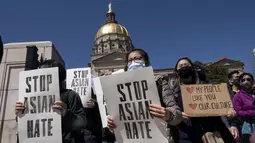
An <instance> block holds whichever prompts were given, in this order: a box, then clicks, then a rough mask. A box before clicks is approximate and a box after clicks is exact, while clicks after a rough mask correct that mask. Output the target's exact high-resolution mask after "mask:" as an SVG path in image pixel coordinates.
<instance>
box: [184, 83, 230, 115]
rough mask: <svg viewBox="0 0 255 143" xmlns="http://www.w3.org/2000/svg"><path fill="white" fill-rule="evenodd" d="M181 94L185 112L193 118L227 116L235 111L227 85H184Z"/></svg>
mask: <svg viewBox="0 0 255 143" xmlns="http://www.w3.org/2000/svg"><path fill="white" fill-rule="evenodd" d="M181 92H182V102H183V108H184V112H185V113H186V114H188V115H189V116H191V117H204V116H225V115H227V114H228V112H229V111H230V110H233V105H232V101H231V99H230V95H229V91H228V87H227V84H226V83H222V84H195V85H184V86H181Z"/></svg>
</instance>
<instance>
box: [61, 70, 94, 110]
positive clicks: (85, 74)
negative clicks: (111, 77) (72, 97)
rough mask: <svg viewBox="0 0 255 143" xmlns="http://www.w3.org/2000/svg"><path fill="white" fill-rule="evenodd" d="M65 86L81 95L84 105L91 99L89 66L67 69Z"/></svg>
mask: <svg viewBox="0 0 255 143" xmlns="http://www.w3.org/2000/svg"><path fill="white" fill-rule="evenodd" d="M66 88H67V89H72V90H73V91H75V92H76V93H78V94H79V96H80V97H81V101H82V104H83V106H84V107H88V106H87V102H88V101H89V100H90V99H91V70H90V68H76V69H68V70H67V77H66Z"/></svg>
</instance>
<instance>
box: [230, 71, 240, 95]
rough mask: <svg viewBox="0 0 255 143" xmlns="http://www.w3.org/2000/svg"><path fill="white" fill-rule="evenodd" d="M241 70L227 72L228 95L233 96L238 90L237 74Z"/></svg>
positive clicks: (238, 74)
mask: <svg viewBox="0 0 255 143" xmlns="http://www.w3.org/2000/svg"><path fill="white" fill-rule="evenodd" d="M240 74H241V72H239V71H237V70H235V71H232V72H230V73H229V74H228V79H229V81H228V84H229V90H230V95H231V97H233V96H234V95H235V94H236V93H237V92H238V91H239V88H240V85H239V76H240Z"/></svg>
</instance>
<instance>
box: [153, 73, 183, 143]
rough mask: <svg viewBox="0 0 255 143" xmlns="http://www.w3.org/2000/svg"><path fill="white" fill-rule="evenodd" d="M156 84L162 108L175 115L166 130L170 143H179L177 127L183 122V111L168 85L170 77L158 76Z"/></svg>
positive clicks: (170, 119) (169, 120) (168, 122)
mask: <svg viewBox="0 0 255 143" xmlns="http://www.w3.org/2000/svg"><path fill="white" fill-rule="evenodd" d="M156 84H157V88H158V93H159V97H160V101H161V106H163V107H166V109H167V110H169V111H171V112H172V113H173V114H172V116H171V117H170V118H169V119H168V120H167V127H166V128H167V137H168V143H176V142H178V130H177V128H176V125H178V124H179V123H180V122H181V121H182V112H181V109H180V107H179V106H178V105H177V103H176V100H175V97H174V94H172V90H171V89H170V86H169V83H168V77H164V76H156Z"/></svg>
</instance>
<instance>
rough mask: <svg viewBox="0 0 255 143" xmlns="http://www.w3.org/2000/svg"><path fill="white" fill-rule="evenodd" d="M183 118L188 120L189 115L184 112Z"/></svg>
mask: <svg viewBox="0 0 255 143" xmlns="http://www.w3.org/2000/svg"><path fill="white" fill-rule="evenodd" d="M182 118H183V119H184V120H187V119H189V116H188V115H187V114H186V113H184V112H182Z"/></svg>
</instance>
